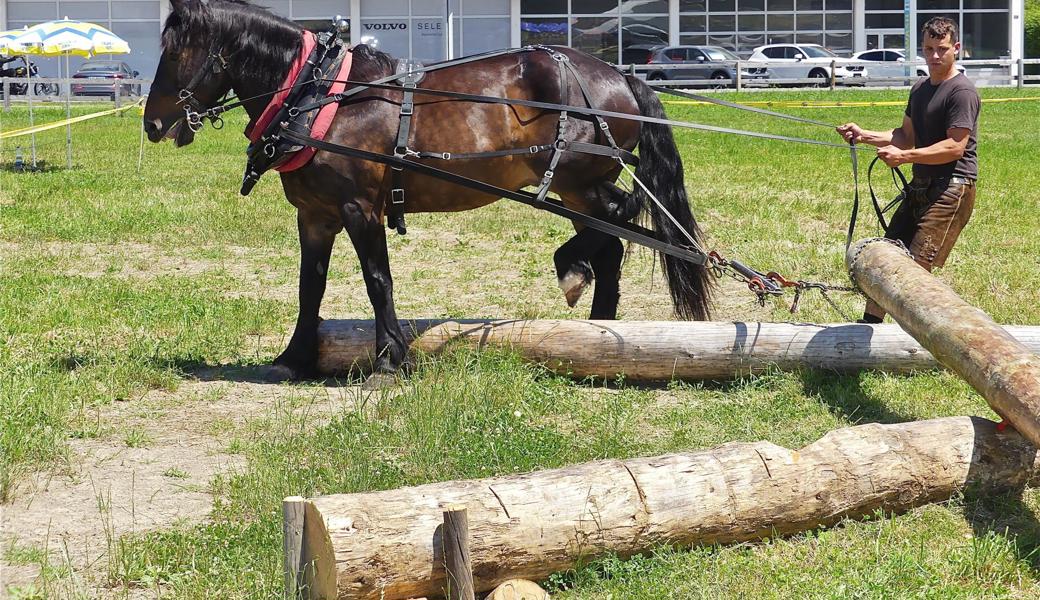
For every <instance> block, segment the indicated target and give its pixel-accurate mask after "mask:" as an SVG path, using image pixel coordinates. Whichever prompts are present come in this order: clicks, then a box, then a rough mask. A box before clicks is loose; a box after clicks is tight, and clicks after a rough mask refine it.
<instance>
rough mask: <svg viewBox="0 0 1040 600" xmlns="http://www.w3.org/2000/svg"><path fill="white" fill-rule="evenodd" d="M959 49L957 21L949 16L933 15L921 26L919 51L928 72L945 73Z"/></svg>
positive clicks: (955, 58) (959, 38)
mask: <svg viewBox="0 0 1040 600" xmlns="http://www.w3.org/2000/svg"><path fill="white" fill-rule="evenodd" d="M960 51H961V37H960V32H959V31H957V22H956V21H954V20H953V19H951V18H949V17H934V18H932V19H929V20H928V22H927V23H925V24H924V27H922V28H921V53H922V54H924V59H925V61H927V63H928V71H929V73H936V72H937V71H938V72H939V73H946V72H949V71H952V70H953V63H954V61H956V60H957V54H958V53H959V52H960Z"/></svg>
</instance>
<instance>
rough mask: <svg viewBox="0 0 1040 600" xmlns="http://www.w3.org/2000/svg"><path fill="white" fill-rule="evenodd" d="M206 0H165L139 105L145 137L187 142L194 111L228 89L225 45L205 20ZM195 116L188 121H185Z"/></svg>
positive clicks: (207, 16)
mask: <svg viewBox="0 0 1040 600" xmlns="http://www.w3.org/2000/svg"><path fill="white" fill-rule="evenodd" d="M207 4H208V3H207V2H206V0H171V2H170V5H171V8H172V12H171V13H170V16H169V18H168V19H167V20H166V26H165V28H164V29H163V34H162V56H161V57H160V58H159V66H158V68H157V69H156V71H155V77H154V78H153V80H152V86H151V90H150V91H149V93H148V103H147V104H146V105H145V109H144V129H145V132H147V134H148V139H149V140H151V141H153V142H159V141H161V140H163V139H164V138H172V139H173V140H174V143H176V144H177V145H178V146H185V145H187V144H190V143H191V142H192V140H194V139H195V131H197V130H198V128H199V127H200V126H201V122H200V121H198V120H197V116H198V113H202V112H204V111H205V110H206V109H208V108H210V107H212V106H213V105H215V104H216V103H217V101H218V100H219V99H220V97H221V96H223V95H224V94H225V93H226V92H227V91H228V90H230V89H231V79H230V77H229V74H228V73H227V69H228V62H227V61H228V54H229V52H228V50H227V49H226V48H224V47H223V46H222V45H221V41H222V40H221V39H220V37H221V36H220V31H219V29H218V28H216V27H213V26H212V25H211V10H212V9H211V7H210V6H208V5H207ZM191 115H195V120H194V122H191V121H189V118H188V117H190V116H191Z"/></svg>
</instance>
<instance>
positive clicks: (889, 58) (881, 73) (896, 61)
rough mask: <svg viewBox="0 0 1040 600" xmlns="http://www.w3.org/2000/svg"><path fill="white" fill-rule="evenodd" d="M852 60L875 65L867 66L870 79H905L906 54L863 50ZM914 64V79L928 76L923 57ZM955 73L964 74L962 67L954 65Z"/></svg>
mask: <svg viewBox="0 0 1040 600" xmlns="http://www.w3.org/2000/svg"><path fill="white" fill-rule="evenodd" d="M852 60H862V61H870V62H875V63H877V64H876V65H873V64H872V65H869V66H868V68H867V73H869V74H870V76H871V77H905V76H906V72H905V69H906V66H905V65H904V64H903V63H905V62H906V52H904V51H902V50H898V49H889V50H863V51H861V52H857V53H855V54H853V55H852ZM916 60H917V62H918V63H920V64H916V65H914V66H913V69H914V70H915V76H916V77H927V76H928V65H926V64H924V63H925V60H924V58H923V57H921V56H918V57H917V59H916ZM954 66H955V67H956V68H957V71H958V72H960V73H963V72H964V67H962V66H960V65H954Z"/></svg>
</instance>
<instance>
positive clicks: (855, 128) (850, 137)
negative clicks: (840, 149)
mask: <svg viewBox="0 0 1040 600" xmlns="http://www.w3.org/2000/svg"><path fill="white" fill-rule="evenodd" d="M834 130H835V131H837V132H838V135H840V136H841V137H843V138H844V139H845V141H846V142H859V141H862V140H863V128H862V127H860V126H859V125H856V124H855V123H846V124H844V125H839V126H837V127H835V128H834Z"/></svg>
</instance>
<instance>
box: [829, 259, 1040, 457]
mask: <svg viewBox="0 0 1040 600" xmlns="http://www.w3.org/2000/svg"><path fill="white" fill-rule="evenodd" d="M845 260H846V262H847V264H848V267H849V273H850V274H851V275H852V279H853V280H854V281H855V282H856V284H857V285H859V287H860V289H861V290H863V292H864V293H865V294H867V295H868V296H870V297H871V298H872V299H873V300H874V301H875V302H877V303H878V304H879V305H880V306H881V307H882V308H884V309H885V310H886V311H888V312H889V314H891V315H892V318H894V319H895V320H896V322H897V323H899V324H900V325H901V326H902V327H903V329H905V330H906V331H907V332H908V333H909V334H910V335H912V336H914V339H916V340H917V341H919V342H920V343H921V345H922V346H924V347H925V348H927V349H928V350H929V351H930V352H931V353H932V355H933V356H935V357H936V358H938V360H939V362H941V363H942V364H944V365H946V367H947V368H949V369H950V370H952V371H954V372H956V373H957V374H958V375H960V376H961V377H963V378H964V379H965V380H966V381H967V382H968V383H969V384H971V386H972V387H973V388H975V390H976V391H977V392H979V394H981V395H982V396H983V397H984V398H985V399H986V401H987V402H989V405H990V406H991V407H993V410H994V411H995V412H996V413H997V414H999V415H1000V416H1002V417H1004V418H1005V419H1006V420H1007V421H1009V422H1010V423H1011V424H1012V425H1013V426H1014V427H1015V429H1017V430H1019V431H1020V432H1022V434H1023V435H1024V436H1026V437H1027V438H1028V439H1029V440H1030V441H1032V442H1033V444H1035V445H1036V446H1037V447H1040V355H1038V354H1036V352H1035V350H1031V349H1030V348H1028V347H1026V346H1025V345H1024V344H1022V343H1021V342H1019V341H1018V340H1016V339H1015V338H1014V337H1013V336H1012V335H1010V334H1009V333H1008V332H1007V331H1005V330H1004V329H1003V328H1001V326H1000V325H997V324H996V323H994V322H993V319H991V318H990V317H989V315H987V314H986V313H984V312H983V311H981V310H979V309H978V308H975V307H974V306H972V305H970V304H968V303H967V302H965V301H964V300H963V299H962V298H961V297H960V296H958V295H957V293H956V292H954V291H953V289H952V288H950V286H948V285H946V284H945V283H944V282H943V281H941V280H940V279H938V278H936V277H934V276H933V275H932V274H931V273H929V272H928V271H926V270H925V269H924V268H923V267H921V266H920V265H918V264H917V263H916V262H914V260H913V259H912V258H911V257H910V255H909V254H907V253H906V251H905V250H904V249H902V248H900V247H898V246H896V245H894V244H892V243H890V242H888V241H885V240H877V239H873V240H863V241H860V242H858V243H856V244H854V245H853V246H851V247H850V248H849V252H848V255H847V256H846V257H845Z"/></svg>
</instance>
